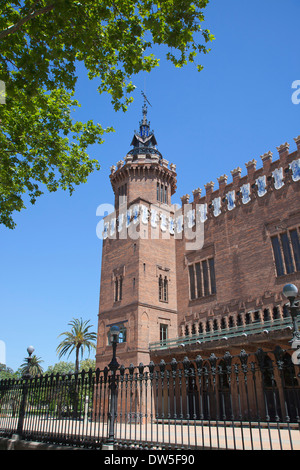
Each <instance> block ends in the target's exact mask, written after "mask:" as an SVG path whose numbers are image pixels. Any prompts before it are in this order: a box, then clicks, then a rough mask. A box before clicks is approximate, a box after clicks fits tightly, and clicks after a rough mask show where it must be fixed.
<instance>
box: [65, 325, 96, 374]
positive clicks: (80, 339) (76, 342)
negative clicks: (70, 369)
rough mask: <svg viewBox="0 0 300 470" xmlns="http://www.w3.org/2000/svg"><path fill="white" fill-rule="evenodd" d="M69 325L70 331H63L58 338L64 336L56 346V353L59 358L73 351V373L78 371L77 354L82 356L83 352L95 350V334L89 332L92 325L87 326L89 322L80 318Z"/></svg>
mask: <svg viewBox="0 0 300 470" xmlns="http://www.w3.org/2000/svg"><path fill="white" fill-rule="evenodd" d="M69 325H70V326H71V331H64V332H63V333H61V334H60V335H59V336H65V339H64V340H63V341H62V342H61V343H60V344H59V345H58V346H57V348H56V351H57V353H58V357H59V358H61V357H62V356H64V355H65V354H68V357H69V356H70V354H71V353H72V352H73V351H75V372H78V371H79V353H80V352H81V356H83V354H84V352H85V350H88V352H90V350H91V349H96V344H95V341H96V338H97V334H96V333H94V332H91V331H89V330H90V328H92V325H89V320H86V321H83V320H82V318H80V319H78V318H74V319H73V320H72V321H71V322H70V323H69Z"/></svg>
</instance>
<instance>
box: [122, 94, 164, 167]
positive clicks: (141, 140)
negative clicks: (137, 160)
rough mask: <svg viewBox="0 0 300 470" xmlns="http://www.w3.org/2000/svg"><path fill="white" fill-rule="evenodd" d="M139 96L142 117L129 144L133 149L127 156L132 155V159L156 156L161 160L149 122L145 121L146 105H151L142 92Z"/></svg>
mask: <svg viewBox="0 0 300 470" xmlns="http://www.w3.org/2000/svg"><path fill="white" fill-rule="evenodd" d="M141 94H142V96H143V98H144V103H143V106H142V113H143V117H142V120H141V121H140V130H139V132H137V131H135V132H134V137H133V139H132V142H131V145H133V147H134V148H133V149H132V150H130V151H129V154H131V155H133V156H134V157H137V155H142V154H145V155H150V154H156V155H159V157H160V158H161V157H162V156H161V154H160V152H159V151H158V150H157V148H156V145H157V142H156V139H155V136H154V133H153V131H151V130H150V121H148V119H147V114H148V105H149V106H152V105H151V103H150V102H149V100H148V98H147V96H146V95H145V93H144V92H143V91H142V92H141Z"/></svg>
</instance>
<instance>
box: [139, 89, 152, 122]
mask: <svg viewBox="0 0 300 470" xmlns="http://www.w3.org/2000/svg"><path fill="white" fill-rule="evenodd" d="M141 93H142V96H143V98H144V105H143V108H142V109H143V116H144V118H143V121H144V122H145V121H146V119H147V111H148V108H147V104H146V103H148V104H149V106H151V108H152V104H151V103H150V102H149V100H148V98H147V96H146V95H145V93H144V92H143V91H141Z"/></svg>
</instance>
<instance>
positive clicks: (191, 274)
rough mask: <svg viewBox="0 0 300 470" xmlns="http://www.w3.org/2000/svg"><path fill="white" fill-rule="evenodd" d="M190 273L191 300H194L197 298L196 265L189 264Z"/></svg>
mask: <svg viewBox="0 0 300 470" xmlns="http://www.w3.org/2000/svg"><path fill="white" fill-rule="evenodd" d="M189 275H190V298H191V300H194V299H195V298H196V293H195V274H194V265H190V266H189Z"/></svg>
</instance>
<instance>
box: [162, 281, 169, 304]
mask: <svg viewBox="0 0 300 470" xmlns="http://www.w3.org/2000/svg"><path fill="white" fill-rule="evenodd" d="M163 294H164V302H168V278H167V277H165V278H164V292H163Z"/></svg>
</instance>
